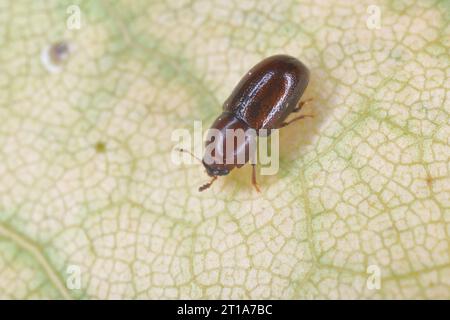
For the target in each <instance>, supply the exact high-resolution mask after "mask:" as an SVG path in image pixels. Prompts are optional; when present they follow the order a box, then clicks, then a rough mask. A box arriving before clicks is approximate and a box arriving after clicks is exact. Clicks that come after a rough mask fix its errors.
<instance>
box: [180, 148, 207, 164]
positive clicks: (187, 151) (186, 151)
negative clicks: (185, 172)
mask: <svg viewBox="0 0 450 320" xmlns="http://www.w3.org/2000/svg"><path fill="white" fill-rule="evenodd" d="M175 150H176V151H179V152H185V153H188V154H190V155H191V156H192V157H193V158H194V159H197V160H198V161H200V162H202V160H200V159H199V158H198V157H196V156H195V155H194V154H193V153H192V152H190V151H189V150H186V149H183V148H175Z"/></svg>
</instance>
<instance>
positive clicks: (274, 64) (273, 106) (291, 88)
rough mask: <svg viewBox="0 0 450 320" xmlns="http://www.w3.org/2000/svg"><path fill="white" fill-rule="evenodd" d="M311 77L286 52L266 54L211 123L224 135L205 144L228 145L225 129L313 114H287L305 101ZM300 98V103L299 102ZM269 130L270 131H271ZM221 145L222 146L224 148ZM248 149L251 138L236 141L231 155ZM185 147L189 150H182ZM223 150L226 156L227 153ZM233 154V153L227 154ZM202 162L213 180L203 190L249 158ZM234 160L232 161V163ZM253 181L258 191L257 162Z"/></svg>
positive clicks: (273, 124)
mask: <svg viewBox="0 0 450 320" xmlns="http://www.w3.org/2000/svg"><path fill="white" fill-rule="evenodd" d="M308 81H309V70H308V68H307V67H306V66H305V65H304V64H303V63H301V62H300V61H299V60H297V59H296V58H294V57H291V56H287V55H275V56H271V57H269V58H266V59H264V60H262V61H261V62H259V63H258V64H257V65H255V66H254V67H253V68H252V69H251V70H250V71H249V72H247V74H246V75H245V76H244V77H243V78H242V79H241V81H239V83H238V84H237V86H236V88H235V89H234V90H233V92H232V93H231V95H230V96H229V97H228V99H227V100H226V101H225V103H224V104H223V112H222V114H221V115H219V117H217V119H216V120H215V121H214V123H213V124H212V126H211V128H214V129H218V130H220V132H221V133H223V134H221V136H220V137H221V138H219V139H212V140H210V139H207V141H206V142H205V146H208V145H209V144H211V143H212V144H214V146H217V147H222V148H223V149H226V147H225V146H226V134H225V132H226V130H227V129H233V130H236V129H242V130H244V131H246V130H247V129H249V128H252V129H255V130H256V132H258V130H259V129H278V128H282V127H284V126H286V125H288V124H290V123H292V122H293V121H296V120H299V119H302V118H305V117H311V116H309V115H300V116H297V117H295V118H293V119H291V120H290V121H285V120H286V118H287V117H288V116H289V115H290V114H291V113H293V112H298V111H299V110H300V109H301V107H302V106H303V105H304V103H305V102H300V98H301V96H302V95H303V92H304V91H305V89H306V87H307V85H308ZM299 102H300V103H299ZM269 134H270V131H269ZM223 149H222V150H223ZM242 150H245V152H248V140H245V141H241V145H239V143H237V144H236V145H234V150H233V152H232V154H231V157H233V158H234V159H236V158H237V153H238V152H242ZM180 151H185V152H186V150H180ZM225 154H226V153H224V157H225ZM227 155H228V156H230V154H229V153H228V154H227ZM205 157H206V154H205V156H204V157H203V159H202V163H203V165H204V167H205V169H206V172H207V174H208V175H209V176H210V177H212V179H211V181H210V182H208V183H206V184H204V185H203V186H201V187H200V188H199V191H203V190H205V189H207V188H209V187H210V186H211V184H212V183H213V182H214V181H215V180H216V179H217V177H218V176H224V175H227V174H228V173H230V171H231V170H232V169H234V168H240V167H242V166H243V165H244V164H245V163H247V162H248V160H249V157H248V155H246V157H245V160H246V161H245V163H239V164H238V163H237V162H235V161H227V159H225V158H223V159H220V160H222V161H216V162H212V163H211V161H205ZM230 162H231V163H230ZM252 166H253V170H252V184H253V186H254V187H255V189H256V190H257V191H259V188H258V185H257V183H256V170H255V165H254V164H252Z"/></svg>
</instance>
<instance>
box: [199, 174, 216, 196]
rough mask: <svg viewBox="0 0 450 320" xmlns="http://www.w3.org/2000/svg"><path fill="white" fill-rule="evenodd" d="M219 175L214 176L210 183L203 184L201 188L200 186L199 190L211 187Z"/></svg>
mask: <svg viewBox="0 0 450 320" xmlns="http://www.w3.org/2000/svg"><path fill="white" fill-rule="evenodd" d="M216 179H217V176H214V177H212V179H211V181H210V182H208V183H205V184H204V185H202V186H201V187H200V188H198V191H200V192H202V191H204V190H206V189H208V188H209V187H211V185H212V184H213V182H214V181H216Z"/></svg>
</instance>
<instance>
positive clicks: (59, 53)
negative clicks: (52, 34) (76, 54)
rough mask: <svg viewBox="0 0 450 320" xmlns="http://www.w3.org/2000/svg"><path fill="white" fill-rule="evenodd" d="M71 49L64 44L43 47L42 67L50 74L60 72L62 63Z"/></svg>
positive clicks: (58, 43)
mask: <svg viewBox="0 0 450 320" xmlns="http://www.w3.org/2000/svg"><path fill="white" fill-rule="evenodd" d="M72 49H73V48H72V47H71V46H70V45H69V44H68V43H66V42H57V43H54V44H52V45H49V46H47V47H45V48H44V49H43V50H42V52H41V62H42V65H43V66H44V67H45V69H47V70H48V71H49V72H51V73H58V72H61V70H62V67H63V65H64V62H65V61H66V60H67V59H68V58H69V56H70V53H71V52H72Z"/></svg>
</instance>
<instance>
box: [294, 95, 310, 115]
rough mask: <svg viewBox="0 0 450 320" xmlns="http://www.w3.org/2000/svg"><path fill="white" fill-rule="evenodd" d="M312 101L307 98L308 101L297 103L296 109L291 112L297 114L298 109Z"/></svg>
mask: <svg viewBox="0 0 450 320" xmlns="http://www.w3.org/2000/svg"><path fill="white" fill-rule="evenodd" d="M313 100H314V99H313V98H309V99H306V100H305V101H300V102H299V103H298V106H296V107H295V108H294V109H293V110H292V112H299V111H300V109H301V108H302V107H303V106H304V105H305V104H307V103H308V102H311V101H313Z"/></svg>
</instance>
